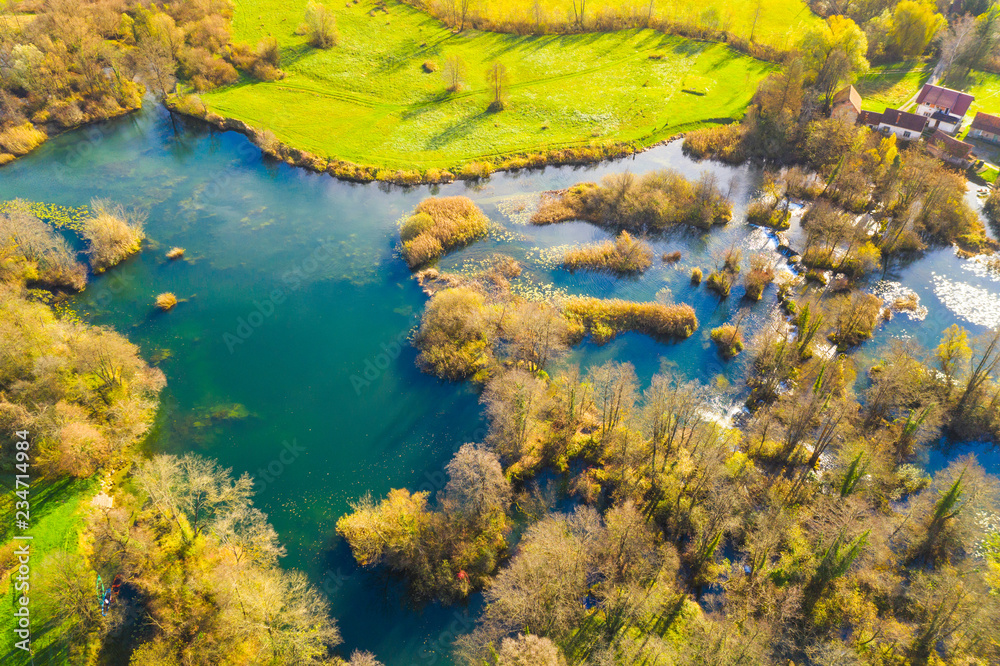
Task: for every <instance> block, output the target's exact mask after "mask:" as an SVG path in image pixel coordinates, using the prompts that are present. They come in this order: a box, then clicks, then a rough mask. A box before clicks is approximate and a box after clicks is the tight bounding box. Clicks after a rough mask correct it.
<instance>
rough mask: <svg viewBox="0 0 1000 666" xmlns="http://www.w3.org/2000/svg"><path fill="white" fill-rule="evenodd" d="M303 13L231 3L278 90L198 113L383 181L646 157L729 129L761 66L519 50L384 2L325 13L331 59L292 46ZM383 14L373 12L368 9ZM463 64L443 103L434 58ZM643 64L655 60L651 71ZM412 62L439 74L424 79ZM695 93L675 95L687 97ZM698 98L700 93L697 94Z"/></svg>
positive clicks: (641, 53)
mask: <svg viewBox="0 0 1000 666" xmlns="http://www.w3.org/2000/svg"><path fill="white" fill-rule="evenodd" d="M305 5H306V0H295V1H294V2H287V1H284V0H240V1H239V2H238V3H237V5H236V7H237V9H236V15H235V17H234V21H233V24H234V33H235V38H236V39H238V40H243V41H247V42H249V43H251V44H256V43H257V42H258V41H259V40H260V39H261V38H262V37H264V36H266V35H269V34H271V35H273V36H274V37H275V38H276V39H277V40H278V42H279V44H280V45H281V47H282V69H283V70H284V71H285V72H286V73H287V76H286V78H285V79H283V80H280V81H275V82H270V83H261V82H250V81H244V82H241V83H238V84H236V85H233V86H230V87H229V88H226V89H222V90H219V91H215V92H212V93H209V94H206V95H204V96H203V99H204V100H205V102H206V103H207V104H208V106H209V108H210V109H211V110H212V111H214V112H215V113H218V114H220V115H223V116H227V117H232V118H237V119H240V120H243V121H245V122H248V123H250V124H251V125H253V126H255V127H259V128H262V129H269V130H271V131H273V132H274V134H275V135H276V136H277V137H278V139H280V140H281V141H283V142H285V143H288V144H290V145H292V146H294V147H297V148H301V149H305V150H308V151H310V152H312V153H315V154H317V155H320V156H323V157H336V158H339V159H342V160H347V161H350V162H355V163H358V164H367V165H376V166H380V167H387V168H407V169H427V168H432V167H436V168H448V167H454V166H457V165H460V164H463V163H467V162H473V161H480V160H489V159H491V158H495V157H498V156H501V155H507V154H516V153H530V152H541V151H545V150H550V149H556V148H563V147H568V146H580V145H584V146H585V145H589V144H590V143H592V142H595V141H597V142H609V141H624V142H636V143H639V144H642V145H650V144H653V143H655V142H657V141H660V140H662V139H664V138H667V137H670V136H672V135H674V134H677V133H679V132H683V131H687V130H690V129H694V128H696V127H700V126H704V125H710V124H718V123H721V122H726V121H727V120H735V119H739V118H740V117H742V114H743V110H744V109H745V107H746V105H747V104H748V102H749V101H750V98H751V97H752V95H753V92H754V90H755V88H756V86H757V82H758V81H759V80H760V79H761V78H762V77H763V76H764V75H766V74H767V73H768V72H769V71H771V69H772V67H773V66H772V65H770V64H769V63H765V62H761V61H757V60H754V59H752V58H749V57H746V56H743V55H741V54H739V53H737V52H735V51H732V50H731V49H729V48H727V47H726V46H725V45H723V44H716V43H704V42H695V41H691V40H685V39H680V38H676V37H668V36H665V35H663V34H661V33H658V32H655V31H652V30H630V31H622V32H616V33H603V34H583V35H571V36H555V35H553V36H539V37H520V36H515V35H508V34H496V33H477V32H471V31H466V33H464V34H461V35H456V34H454V33H453V32H452V31H451V30H449V29H448V28H446V27H445V26H444V25H443V24H442V23H441V22H440V21H438V20H436V19H434V18H432V17H430V16H429V15H427V14H424V13H422V12H419V11H417V10H414V9H412V8H411V7H409V6H407V5H403V4H400V3H397V2H387V3H386V4H385V5H381V3H376V2H372V1H370V0H362V1H361V2H359V3H358V4H349V5H348V6H346V7H345V6H344V5H341V4H338V5H336V6H333V5H331V8H332V9H334V11H335V13H336V17H337V24H338V29H339V33H340V43H339V45H338V46H336V47H334V48H332V49H330V50H328V51H320V50H315V49H312V48H309V47H308V46H307V43H306V38H305V37H302V36H296V35H295V30H296V27H297V26H298V25H299V24H300V23H301V22H302V19H303V14H304V7H305ZM382 6H384V8H385V9H384V10H379V9H378V7H382ZM451 55H458V56H460V57H461V58H462V59H463V60H464V62H465V63H466V70H467V75H466V82H465V85H464V88H463V90H462V91H460V92H458V93H449V92H447V90H446V87H447V85H446V82H445V79H444V77H443V75H442V72H441V70H442V69H443V66H444V64H445V59H446V58H447V57H448V56H451ZM650 56H654V57H653V58H651V57H650ZM494 60H500V61H501V62H503V63H504V64H505V65H506V66H507V68H508V69H509V71H510V89H509V97H508V101H509V105H508V108H507V109H505V110H503V111H501V112H498V113H493V112H488V111H487V107H488V105H489V101H490V98H489V91H488V84H487V80H486V69H487V67H488V65H489V64H490V63H491V62H493V61H494ZM425 62H430V63H433V65H434V66H437V68H438V71H435V72H431V73H427V72H425V71H424V68H423V65H424V63H425ZM687 83H690V84H692V86H691V87H694V88H695V89H696V90H695V91H693V92H684V91H683V88H685V87H686V84H687ZM701 92H704V94H699V93H701Z"/></svg>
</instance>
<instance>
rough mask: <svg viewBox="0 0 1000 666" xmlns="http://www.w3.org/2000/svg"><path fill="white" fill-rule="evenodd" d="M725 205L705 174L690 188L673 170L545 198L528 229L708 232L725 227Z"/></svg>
mask: <svg viewBox="0 0 1000 666" xmlns="http://www.w3.org/2000/svg"><path fill="white" fill-rule="evenodd" d="M732 211H733V207H732V204H731V203H730V201H729V199H728V198H727V197H726V196H725V195H724V194H723V193H722V191H721V190H720V189H719V187H718V185H717V183H716V181H715V176H714V175H712V174H711V173H708V172H706V173H705V174H703V175H702V176H701V178H699V179H698V180H697V181H695V182H693V183H692V182H691V181H689V180H687V179H686V178H684V176H682V175H681V174H679V173H677V172H676V171H673V170H670V169H668V170H664V171H651V172H649V173H645V174H642V175H641V176H634V175H632V174H631V173H627V172H626V173H621V174H613V175H610V176H606V177H605V178H604V180H603V181H602V182H601V184H600V185H598V184H596V183H580V184H579V185H574V186H573V187H571V188H569V189H567V190H563V191H560V192H552V193H547V194H546V195H545V196H544V197H543V199H542V202H541V204H540V205H539V208H538V210H537V211H536V212H535V213H534V214H533V215H532V217H531V222H532V223H533V224H554V223H556V222H566V221H569V220H587V221H589V222H593V223H595V224H600V225H604V226H609V227H615V228H621V229H627V230H629V231H632V232H635V233H645V232H657V231H664V230H665V229H669V228H671V227H674V226H676V225H679V224H684V225H689V226H692V227H697V228H699V229H708V228H710V227H712V226H713V225H716V224H725V223H727V222H729V220H730V219H731V218H732V215H733V212H732Z"/></svg>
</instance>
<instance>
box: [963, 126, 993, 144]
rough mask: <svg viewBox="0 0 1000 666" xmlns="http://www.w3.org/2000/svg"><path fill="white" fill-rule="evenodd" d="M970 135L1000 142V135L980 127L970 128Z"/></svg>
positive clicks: (991, 141)
mask: <svg viewBox="0 0 1000 666" xmlns="http://www.w3.org/2000/svg"><path fill="white" fill-rule="evenodd" d="M969 136H971V137H973V138H976V139H982V140H983V141H989V142H990V143H1000V135H997V134H993V133H992V132H984V131H983V130H980V129H971V130H969Z"/></svg>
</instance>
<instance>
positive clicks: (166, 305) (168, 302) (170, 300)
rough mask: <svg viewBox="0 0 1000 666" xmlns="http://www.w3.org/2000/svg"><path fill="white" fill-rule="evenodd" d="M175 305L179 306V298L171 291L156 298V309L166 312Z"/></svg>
mask: <svg viewBox="0 0 1000 666" xmlns="http://www.w3.org/2000/svg"><path fill="white" fill-rule="evenodd" d="M175 305H177V296H175V295H174V294H172V293H170V292H169V291H165V292H163V293H162V294H160V295H158V296H157V297H156V307H158V308H159V309H161V310H163V311H164V312H166V311H167V310H171V309H173V307H174V306H175Z"/></svg>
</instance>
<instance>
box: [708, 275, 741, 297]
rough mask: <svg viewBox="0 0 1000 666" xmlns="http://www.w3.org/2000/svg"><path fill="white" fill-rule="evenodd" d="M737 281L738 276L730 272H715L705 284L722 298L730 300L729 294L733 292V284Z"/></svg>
mask: <svg viewBox="0 0 1000 666" xmlns="http://www.w3.org/2000/svg"><path fill="white" fill-rule="evenodd" d="M735 281H736V276H735V275H734V274H732V273H730V272H729V271H714V272H713V273H712V274H711V275H709V276H708V281H707V282H706V283H705V284H706V285H708V288H709V289H711V290H712V291H714V292H715V293H717V294H718V295H719V297H720V298H729V292H731V291H732V290H733V282H735Z"/></svg>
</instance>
